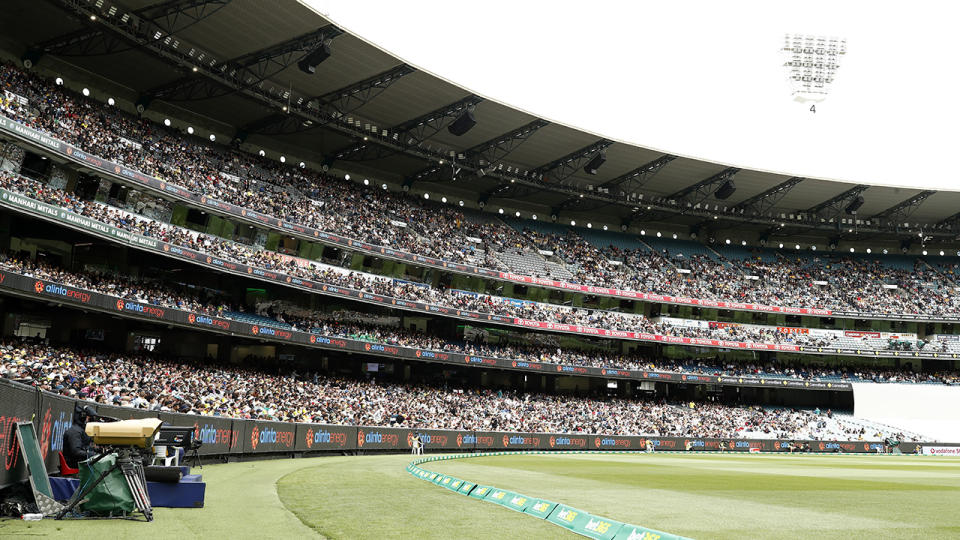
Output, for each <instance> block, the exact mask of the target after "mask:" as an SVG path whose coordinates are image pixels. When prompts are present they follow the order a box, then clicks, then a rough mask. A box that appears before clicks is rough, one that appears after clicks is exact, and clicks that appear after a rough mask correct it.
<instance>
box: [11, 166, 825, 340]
mask: <svg viewBox="0 0 960 540" xmlns="http://www.w3.org/2000/svg"><path fill="white" fill-rule="evenodd" d="M0 187H5V188H7V189H10V190H13V191H17V192H20V193H23V194H25V195H27V196H30V197H33V198H36V199H39V200H41V201H44V202H47V203H50V204H56V205H59V206H61V207H64V208H67V209H68V210H70V211H72V212H75V213H78V214H81V215H84V216H87V217H90V218H92V219H95V220H97V221H100V222H102V223H105V224H108V225H112V226H114V227H117V228H119V229H123V230H127V231H130V232H134V233H137V234H140V235H143V236H149V237H152V238H156V239H158V240H162V241H164V242H168V243H171V244H174V245H178V246H183V247H188V248H191V249H194V250H198V251H201V252H203V253H207V254H210V255H214V256H216V257H220V258H224V259H227V260H231V261H235V262H238V263H242V264H247V265H250V266H255V267H259V268H262V269H265V270H272V271H280V272H284V273H286V274H288V275H291V276H295V277H299V278H305V279H311V280H314V281H317V282H320V283H323V284H327V285H334V286H338V287H344V288H350V289H354V290H359V291H364V292H368V293H373V294H377V295H383V296H386V297H393V298H401V299H404V300H412V301H418V302H424V303H428V304H434V305H440V306H443V307H448V308H452V309H459V310H468V311H475V312H480V313H492V314H495V315H504V316H509V317H516V318H522V319H530V320H536V321H543V322H550V323H556V324H565V325H581V326H586V327H593V328H605V329H609V330H620V331H634V332H647V333H651V334H673V335H678V336H682V337H712V338H716V339H727V340H731V341H743V340H751V341H757V342H766V343H793V344H800V345H809V346H815V347H816V346H826V345H828V343H827V341H826V340H825V339H824V338H818V337H812V336H809V335H801V334H788V333H782V332H778V331H777V330H776V328H769V329H763V328H756V327H737V326H725V327H722V328H707V329H703V328H673V327H669V326H668V325H665V324H663V323H659V322H655V321H652V320H651V319H648V318H646V317H644V316H642V315H638V314H628V313H618V312H614V311H602V310H589V309H581V308H574V307H565V306H558V305H554V304H545V303H535V302H517V301H514V300H512V299H510V298H503V297H498V296H490V295H485V294H468V293H465V292H463V291H456V290H449V289H436V288H432V287H428V286H425V285H423V284H417V283H412V282H408V281H400V280H393V279H388V278H382V277H378V276H373V275H370V274H363V273H358V272H345V271H342V270H341V269H335V268H332V267H320V266H318V265H314V264H310V263H308V262H307V261H305V260H302V259H301V260H299V261H298V259H295V258H293V257H289V256H285V255H282V254H280V253H277V252H274V251H269V250H266V249H259V248H256V247H250V246H246V245H243V244H241V243H238V242H233V241H229V240H224V239H222V238H218V237H214V236H210V235H204V234H198V233H196V232H193V231H190V230H188V229H185V228H182V227H177V226H175V225H170V224H163V223H159V222H157V221H154V220H151V219H146V218H142V217H138V216H135V215H133V214H129V213H126V212H123V211H120V210H117V209H114V208H111V207H109V206H106V205H103V204H99V203H93V202H86V201H83V200H80V199H79V198H78V197H76V196H74V195H71V194H69V193H67V192H66V191H64V190H61V189H58V188H52V187H50V186H48V185H44V184H42V183H41V182H38V181H36V180H32V179H29V178H26V177H23V176H20V175H16V174H13V173H10V172H8V171H0Z"/></svg>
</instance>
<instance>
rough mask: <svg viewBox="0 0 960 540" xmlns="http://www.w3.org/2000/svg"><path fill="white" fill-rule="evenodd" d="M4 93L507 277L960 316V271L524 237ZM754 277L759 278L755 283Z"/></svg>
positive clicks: (107, 140) (95, 148)
mask: <svg viewBox="0 0 960 540" xmlns="http://www.w3.org/2000/svg"><path fill="white" fill-rule="evenodd" d="M0 84H2V86H3V88H4V89H5V90H7V91H10V92H12V93H14V94H16V95H18V96H22V97H23V98H24V100H25V102H26V104H24V103H22V102H21V101H20V100H17V99H10V100H4V101H3V102H2V103H0V108H2V111H3V114H6V115H7V116H10V117H12V118H15V119H17V120H18V121H21V122H23V123H25V124H27V125H29V126H31V127H34V128H36V129H39V130H41V131H44V132H46V133H49V134H51V135H52V136H55V137H57V138H60V139H62V140H65V141H67V142H70V143H71V144H75V145H77V146H79V147H80V148H82V149H84V150H85V151H88V152H90V153H91V154H94V155H97V156H100V157H102V158H105V159H109V160H111V161H115V162H119V163H122V164H125V165H127V166H129V167H131V168H134V169H137V170H140V171H142V172H144V173H146V174H148V175H151V176H156V177H159V178H163V179H165V180H167V181H169V182H171V183H175V184H179V185H182V186H184V187H186V188H189V189H191V190H194V191H196V192H199V193H203V194H206V195H208V196H210V197H214V198H217V199H220V200H225V201H229V202H232V203H234V204H238V205H240V206H244V207H247V208H251V209H254V210H257V211H260V212H263V213H266V214H270V215H274V216H277V217H281V218H284V219H286V220H288V221H291V222H296V223H300V224H304V225H309V226H313V227H316V228H320V229H324V230H329V231H332V232H336V233H338V234H342V235H345V236H348V237H353V238H356V239H360V240H364V241H366V242H369V243H372V244H381V245H389V246H391V247H394V248H398V249H402V250H406V251H410V252H415V253H419V254H424V255H431V256H435V257H439V258H443V259H446V260H451V261H455V262H468V263H472V264H477V265H480V266H486V267H491V268H498V269H508V268H507V266H506V265H505V263H504V261H503V260H502V259H501V258H499V257H497V256H496V254H497V253H499V252H504V251H507V250H516V251H519V252H522V253H528V254H531V255H532V256H538V255H535V254H536V253H537V250H538V249H541V250H545V251H549V252H552V253H554V256H555V257H557V258H558V260H560V261H562V262H563V264H565V265H566V267H567V268H569V270H570V271H569V272H568V274H572V275H573V277H572V278H571V280H572V281H575V282H578V283H583V284H591V285H597V286H603V287H618V288H623V289H633V290H642V291H650V292H656V293H661V294H671V295H676V296H685V297H695V298H703V299H710V300H726V301H736V302H753V303H763V304H768V305H785V306H792V307H814V308H827V309H833V310H837V311H857V312H864V313H877V312H883V313H902V314H917V313H922V314H928V315H951V316H957V315H958V314H960V301H958V300H957V295H954V294H953V290H952V289H953V286H954V285H955V284H954V283H953V281H952V278H951V277H950V276H952V275H954V274H953V273H952V272H947V271H943V272H941V271H938V270H937V268H936V267H931V266H928V265H927V264H926V263H925V262H917V264H916V266H915V268H913V269H912V270H908V269H899V268H893V267H891V266H889V265H885V264H883V263H881V262H880V261H878V260H864V259H855V258H841V257H834V256H823V257H822V258H817V257H793V256H780V257H776V258H774V259H770V260H765V259H762V258H758V259H749V260H746V261H736V264H735V265H732V264H731V263H730V261H726V260H724V259H723V258H722V257H720V256H719V255H718V256H717V257H716V258H714V257H707V256H702V255H688V256H680V254H678V253H670V252H669V250H660V249H649V248H648V247H644V246H642V245H641V244H640V243H639V242H637V244H638V246H639V247H633V248H618V247H614V246H610V245H597V244H595V243H594V242H596V241H595V240H591V241H588V240H586V239H585V238H584V237H583V236H581V235H579V234H577V233H576V232H574V231H573V230H572V229H571V230H569V231H568V232H567V234H565V235H559V234H546V233H537V232H534V231H532V230H529V229H528V230H525V231H520V230H518V229H516V228H514V227H511V226H509V225H507V224H506V223H504V222H502V221H500V220H497V219H490V218H483V219H480V218H477V217H476V216H474V215H472V214H470V213H466V212H461V211H460V210H459V209H457V208H455V207H452V206H448V205H441V204H436V203H432V202H424V201H420V200H413V199H409V198H405V197H404V196H403V195H397V194H392V193H389V192H387V191H385V190H380V189H377V188H364V187H361V186H359V185H357V184H354V183H350V182H344V181H340V180H339V179H334V178H331V177H329V176H327V175H324V174H322V173H319V172H314V171H312V170H310V169H307V168H302V167H297V166H293V165H283V164H280V163H278V162H275V161H272V160H268V159H264V158H261V157H258V156H255V155H251V154H248V153H244V152H240V151H237V150H233V149H230V148H228V147H225V146H221V145H217V144H213V143H211V142H207V141H205V140H203V139H200V138H197V137H190V136H186V135H183V134H181V133H179V132H177V131H175V130H173V129H170V128H166V127H163V126H160V125H158V124H154V123H151V122H149V121H147V120H145V119H141V118H137V117H134V116H132V115H129V114H126V113H124V112H122V111H120V110H118V109H117V108H115V107H109V106H106V105H104V104H102V103H99V102H97V101H95V100H93V99H91V98H86V97H83V96H81V95H79V94H76V93H73V92H71V91H69V90H66V89H65V88H63V87H62V86H58V85H56V84H54V83H53V82H51V81H49V80H44V79H42V78H41V77H39V76H37V75H35V74H32V73H27V72H24V71H23V70H21V69H19V68H17V67H15V66H13V65H10V64H4V65H3V66H2V67H0ZM393 222H396V223H401V224H403V225H405V226H397V225H395V224H393ZM473 239H479V240H480V243H479V244H477V243H475V242H474V241H473ZM205 240H206V241H208V242H210V243H211V244H214V243H216V242H215V241H214V240H212V239H209V237H207V238H206V239H205ZM209 247H211V249H213V248H214V247H216V249H221V248H222V249H227V250H229V249H231V248H230V246H229V245H224V246H219V245H218V246H209ZM273 262H274V263H276V261H273ZM680 269H684V270H690V273H680V272H679V271H678V270H680ZM941 270H943V269H942V268H941ZM747 275H750V276H756V277H757V279H756V280H753V279H745V278H746V276H747ZM731 276H735V277H743V278H744V279H739V278H737V279H731ZM558 277H559V276H558ZM815 281H823V282H826V285H817V284H815V283H814V282H815ZM884 285H896V289H892V288H885V287H884ZM578 324H580V323H578Z"/></svg>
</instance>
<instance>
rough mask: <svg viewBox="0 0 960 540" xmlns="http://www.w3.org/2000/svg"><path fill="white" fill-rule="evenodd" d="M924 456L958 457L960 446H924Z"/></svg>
mask: <svg viewBox="0 0 960 540" xmlns="http://www.w3.org/2000/svg"><path fill="white" fill-rule="evenodd" d="M923 455H925V456H960V446H924V447H923Z"/></svg>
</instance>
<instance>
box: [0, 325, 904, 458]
mask: <svg viewBox="0 0 960 540" xmlns="http://www.w3.org/2000/svg"><path fill="white" fill-rule="evenodd" d="M0 376H2V377H5V378H8V379H12V380H16V381H18V382H21V383H25V384H31V385H34V386H36V387H39V388H41V389H43V390H47V391H50V392H55V393H59V394H62V395H66V396H70V397H75V398H78V399H84V400H89V401H94V402H98V403H107V404H111V405H116V406H121V407H133V408H138V409H146V410H153V411H172V412H180V413H190V414H200V415H210V416H225V417H233V418H252V419H264V420H278V421H291V422H315V423H323V424H341V425H388V424H389V425H396V424H397V423H398V422H399V423H400V424H401V425H404V426H410V427H414V428H440V429H464V430H489V431H497V430H502V431H524V432H553V433H586V434H589V433H604V434H611V435H655V436H681V437H720V438H755V437H759V438H781V439H837V438H839V439H862V440H877V439H879V438H882V437H884V436H886V435H888V434H887V433H882V432H877V433H871V432H867V431H866V430H865V429H864V428H863V427H861V426H857V425H854V424H845V423H844V422H841V421H837V420H836V419H834V418H832V415H828V414H827V413H825V412H821V411H819V410H818V411H797V410H791V409H764V408H760V407H736V406H726V405H721V404H717V403H709V402H701V403H669V402H666V401H663V400H630V399H622V398H612V397H604V396H589V397H587V396H571V395H548V394H537V393H521V392H516V391H512V390H496V389H484V390H477V389H471V388H450V387H447V386H431V385H428V384H403V383H396V382H388V381H378V380H376V379H368V380H361V379H345V378H337V377H329V376H326V375H321V374H319V373H315V372H313V373H311V372H303V373H297V371H296V369H295V367H289V366H288V367H284V366H282V365H277V364H276V363H273V362H262V363H261V365H259V366H254V365H252V364H251V363H244V365H242V366H241V365H232V364H217V363H216V362H215V361H213V360H212V359H206V360H196V361H185V360H174V359H171V358H166V357H163V356H159V355H147V354H141V355H131V354H111V353H104V352H98V351H88V350H78V349H72V348H68V347H57V346H51V345H48V344H45V343H42V342H39V341H36V340H6V341H3V342H0ZM890 435H893V434H892V433H890ZM897 436H899V437H900V438H901V439H902V440H909V438H908V437H904V436H903V435H902V434H897Z"/></svg>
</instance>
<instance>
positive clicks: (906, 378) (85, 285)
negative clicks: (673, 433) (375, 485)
mask: <svg viewBox="0 0 960 540" xmlns="http://www.w3.org/2000/svg"><path fill="white" fill-rule="evenodd" d="M0 268H3V269H6V270H10V271H13V272H17V273H19V274H23V275H27V276H30V277H35V278H41V279H46V280H49V281H54V282H57V283H61V284H64V285H68V286H72V287H77V288H82V289H86V290H89V291H95V292H100V293H104V294H109V295H112V296H116V297H119V298H123V299H125V300H129V301H135V302H139V303H145V304H151V305H157V306H162V307H169V308H176V309H184V310H190V311H193V312H196V313H204V314H209V315H216V316H219V317H224V318H234V319H243V315H244V314H248V315H254V314H255V315H257V316H258V317H261V319H259V323H260V324H272V325H275V326H278V327H282V328H290V329H294V330H299V331H303V332H312V333H315V334H319V335H323V336H327V337H346V338H350V339H357V340H363V341H370V342H375V343H382V344H385V345H396V346H402V347H411V348H419V349H428V350H434V351H441V352H456V353H462V354H468V355H473V356H486V357H493V358H503V359H508V360H521V361H527V362H545V363H554V364H563V365H576V366H589V367H607V368H617V369H633V370H650V371H672V372H679V373H693V374H703V375H726V376H756V377H773V378H781V379H782V378H789V379H800V380H813V381H817V380H837V381H874V382H918V383H919V382H923V383H938V384H948V385H949V384H960V375H958V374H957V373H956V372H951V371H939V372H924V371H913V370H910V369H906V368H904V369H899V370H890V369H885V368H880V369H874V368H865V367H861V368H853V367H827V366H817V365H803V364H796V363H788V362H783V363H776V362H768V363H764V364H755V363H748V364H736V363H729V364H724V363H723V362H721V361H720V360H719V358H717V359H713V360H712V361H710V362H705V361H695V360H691V359H686V360H673V361H671V360H667V359H653V358H651V357H649V356H648V355H645V354H642V353H636V352H634V353H627V354H623V353H619V352H611V351H607V350H603V349H598V348H587V347H583V348H580V349H578V348H575V347H564V348H561V347H559V346H558V345H556V344H537V343H529V342H523V341H522V340H519V339H513V340H512V341H511V340H506V341H505V342H504V343H500V342H499V340H498V341H497V342H493V341H494V340H491V339H488V338H487V337H485V336H483V335H482V334H476V335H471V336H467V335H464V336H458V338H457V339H450V338H444V337H440V336H436V335H431V334H429V333H426V332H421V331H416V330H412V329H405V328H403V327H401V326H400V325H399V319H397V318H393V317H387V318H383V319H382V320H378V319H377V318H376V317H373V316H371V315H370V314H368V313H361V312H350V311H345V310H338V311H332V312H320V311H316V310H311V309H307V308H302V307H298V306H296V305H292V304H291V303H289V302H281V301H271V302H262V303H260V304H257V305H254V306H238V305H233V304H231V303H230V302H229V300H228V298H227V297H226V296H225V295H223V294H220V293H217V292H216V291H202V290H198V289H197V288H196V287H194V288H189V287H187V286H186V284H176V283H172V282H171V281H170V280H164V281H163V282H161V281H159V280H149V279H133V278H130V277H128V276H123V275H119V274H116V273H108V272H101V271H68V270H64V269H62V268H60V267H58V266H56V265H54V264H51V263H45V262H43V261H40V260H32V259H31V258H30V257H28V256H26V257H25V256H16V255H11V254H7V253H5V252H2V251H0ZM681 329H682V328H681Z"/></svg>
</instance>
